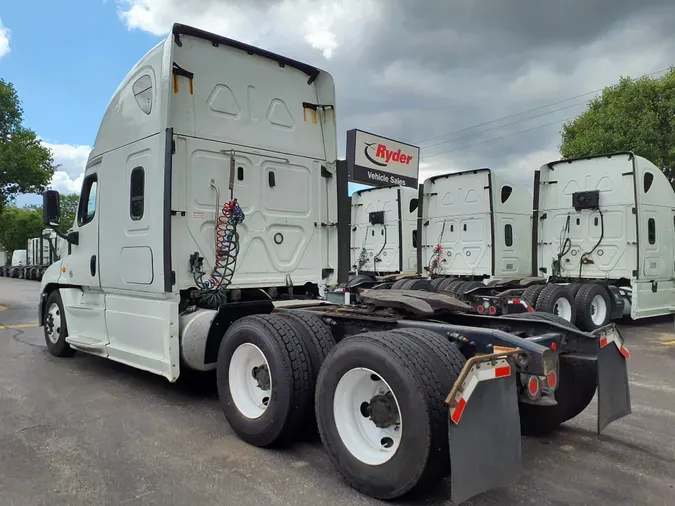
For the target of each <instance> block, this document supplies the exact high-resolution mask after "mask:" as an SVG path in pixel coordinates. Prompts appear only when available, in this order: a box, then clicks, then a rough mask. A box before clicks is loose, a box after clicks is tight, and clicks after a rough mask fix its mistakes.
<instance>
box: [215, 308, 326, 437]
mask: <svg viewBox="0 0 675 506" xmlns="http://www.w3.org/2000/svg"><path fill="white" fill-rule="evenodd" d="M216 371H217V373H216V376H217V384H218V397H219V398H220V403H221V406H222V409H223V413H224V414H225V418H227V421H228V422H229V424H230V426H231V427H232V430H234V432H236V434H237V435H238V436H239V437H240V438H241V439H243V440H244V441H246V442H247V443H249V444H252V445H254V446H260V447H266V446H272V445H281V444H285V443H288V442H290V441H291V440H292V439H293V438H295V436H296V434H297V432H298V429H299V428H300V427H301V425H302V423H303V421H304V420H305V417H306V415H307V411H308V403H310V402H311V393H312V392H313V391H314V378H313V374H312V368H311V363H310V359H309V354H308V351H307V348H306V346H305V344H304V343H303V341H302V339H300V338H299V337H298V336H297V335H296V334H295V332H294V331H293V329H292V327H291V326H290V325H289V324H288V322H286V320H285V319H283V318H280V317H279V316H277V315H255V316H246V317H244V318H241V319H239V320H237V321H236V322H234V323H233V324H232V325H231V326H230V328H229V329H228V330H227V332H226V333H225V336H224V337H223V340H222V342H221V343H220V348H219V350H218V364H217V367H216Z"/></svg>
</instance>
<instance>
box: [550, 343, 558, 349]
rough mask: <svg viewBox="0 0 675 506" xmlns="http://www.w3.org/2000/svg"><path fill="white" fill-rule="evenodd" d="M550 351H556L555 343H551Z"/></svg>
mask: <svg viewBox="0 0 675 506" xmlns="http://www.w3.org/2000/svg"><path fill="white" fill-rule="evenodd" d="M551 349H552V350H553V351H555V350H557V349H558V345H557V344H556V343H555V342H553V343H551Z"/></svg>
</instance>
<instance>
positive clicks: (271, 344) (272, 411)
mask: <svg viewBox="0 0 675 506" xmlns="http://www.w3.org/2000/svg"><path fill="white" fill-rule="evenodd" d="M228 334H229V335H226V337H224V338H223V340H222V342H221V345H220V349H219V351H218V364H217V368H216V369H217V384H218V396H219V398H220V403H221V406H222V409H223V412H224V413H225V417H226V418H227V421H228V423H229V424H230V426H231V427H232V429H233V430H234V431H235V432H236V433H237V434H238V435H239V437H241V438H242V439H243V440H244V441H246V442H248V443H250V444H253V445H255V446H268V445H271V444H273V443H275V442H276V441H277V439H278V438H279V437H280V434H281V433H282V432H283V431H284V427H285V425H286V422H287V420H288V418H289V416H290V412H291V410H292V408H293V400H294V399H293V395H292V393H293V392H294V384H293V372H292V370H291V367H290V364H289V363H287V362H286V360H284V358H283V357H282V353H284V351H285V350H283V351H282V350H280V349H279V347H278V346H277V344H276V342H275V341H274V339H273V338H272V337H271V336H269V335H268V334H267V333H266V332H265V329H264V327H262V326H260V325H256V324H255V323H253V322H249V321H245V320H239V321H237V322H235V323H234V324H232V326H231V327H230V329H229V331H228ZM245 343H251V344H254V345H255V346H257V347H258V348H260V351H262V353H263V354H264V355H265V358H266V359H267V363H268V364H269V368H270V377H271V379H272V395H271V398H270V401H269V403H268V406H267V409H266V410H265V412H264V413H263V414H262V415H261V416H260V417H258V418H256V419H250V418H246V417H245V416H244V415H243V414H242V413H241V412H240V411H239V409H238V408H237V406H236V404H235V403H234V400H233V399H232V393H231V392H230V386H229V368H230V362H231V359H232V355H233V354H234V352H235V350H236V349H237V348H238V347H239V346H240V345H242V344H245Z"/></svg>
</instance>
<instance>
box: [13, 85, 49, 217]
mask: <svg viewBox="0 0 675 506" xmlns="http://www.w3.org/2000/svg"><path fill="white" fill-rule="evenodd" d="M22 121H23V109H22V108H21V104H20V102H19V96H18V95H17V93H16V90H15V89H14V86H13V85H12V83H8V82H6V81H4V80H3V79H0V213H2V211H3V209H4V207H5V206H7V204H9V203H11V202H12V201H13V199H14V197H15V196H16V195H18V194H21V193H40V192H42V191H43V190H44V189H45V188H46V187H47V184H49V181H50V180H51V178H52V175H53V174H54V170H55V169H56V166H55V165H54V159H53V157H52V153H51V151H50V150H49V149H48V148H46V147H44V146H43V145H42V144H41V143H40V141H39V140H38V138H37V136H36V135H35V132H33V131H32V130H30V129H28V128H26V127H24V126H23V125H22V124H21V123H22Z"/></svg>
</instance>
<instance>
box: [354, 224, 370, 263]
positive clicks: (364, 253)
mask: <svg viewBox="0 0 675 506" xmlns="http://www.w3.org/2000/svg"><path fill="white" fill-rule="evenodd" d="M369 228H370V227H366V233H365V234H364V236H363V242H362V243H361V252H360V253H359V258H358V260H357V261H356V263H357V265H355V266H354V267H356V273H357V274H358V273H359V272H360V271H361V269H362V268H363V266H364V265H366V264H367V263H368V250H367V249H366V241H367V240H368V229H369Z"/></svg>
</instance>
